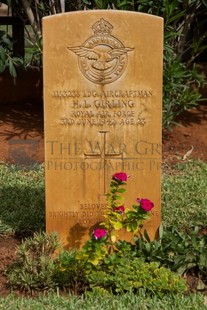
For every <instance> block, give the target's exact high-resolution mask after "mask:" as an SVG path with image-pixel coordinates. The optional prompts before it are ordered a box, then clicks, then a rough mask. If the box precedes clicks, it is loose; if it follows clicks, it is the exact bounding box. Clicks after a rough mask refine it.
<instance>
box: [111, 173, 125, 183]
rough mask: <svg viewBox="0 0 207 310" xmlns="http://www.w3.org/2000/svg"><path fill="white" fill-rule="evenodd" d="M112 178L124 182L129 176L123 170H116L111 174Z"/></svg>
mask: <svg viewBox="0 0 207 310" xmlns="http://www.w3.org/2000/svg"><path fill="white" fill-rule="evenodd" d="M112 178H113V179H114V180H116V181H121V182H126V181H127V179H128V178H129V175H127V174H126V173H125V172H117V173H114V174H113V175H112Z"/></svg>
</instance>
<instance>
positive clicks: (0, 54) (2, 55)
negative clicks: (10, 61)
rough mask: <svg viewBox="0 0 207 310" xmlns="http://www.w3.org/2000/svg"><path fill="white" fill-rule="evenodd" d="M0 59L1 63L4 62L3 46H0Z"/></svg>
mask: <svg viewBox="0 0 207 310" xmlns="http://www.w3.org/2000/svg"><path fill="white" fill-rule="evenodd" d="M0 60H1V61H2V63H5V61H6V54H5V50H4V48H3V46H0Z"/></svg>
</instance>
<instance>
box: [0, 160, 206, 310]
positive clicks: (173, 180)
mask: <svg viewBox="0 0 207 310" xmlns="http://www.w3.org/2000/svg"><path fill="white" fill-rule="evenodd" d="M206 174H207V163H204V162H200V161H188V162H185V163H182V164H178V165H177V166H175V167H174V169H173V170H171V172H170V173H167V172H164V173H163V183H162V200H163V201H162V214H163V223H164V227H165V229H167V228H168V227H170V226H175V227H192V226H196V225H199V226H203V227H204V226H205V227H206V226H207V225H206V220H205V219H206V216H207V194H206V192H207V190H206V189H207V178H206ZM0 198H1V204H0V233H1V234H8V233H18V234H31V233H32V232H34V231H39V230H44V218H45V214H44V167H43V166H40V167H36V168H34V169H33V170H30V171H26V170H19V169H17V167H14V166H6V165H0ZM0 309H9V310H10V309H11V310H13V309H15V310H16V309H17V310H18V309H25V310H27V309H38V310H42V309H50V310H52V309H71V310H72V309H90V310H92V309H97V310H99V309H104V310H107V309H110V310H112V309H116V310H118V309H141V310H145V309H156V310H158V309H159V310H162V309H165V310H168V309H172V310H173V309H178V310H179V309H192V310H196V309H198V310H202V309H207V300H206V299H205V297H204V296H203V295H201V294H189V295H166V296H165V297H163V298H162V299H160V298H158V297H156V296H154V297H150V296H149V295H146V294H145V293H144V291H141V292H139V293H138V294H137V295H134V294H130V293H128V294H124V295H120V296H119V295H117V296H111V295H109V294H100V293H97V292H92V293H87V294H85V295H84V296H73V295H65V296H64V297H61V296H59V295H58V294H55V293H52V294H49V295H48V296H39V297H38V298H20V297H19V298H17V297H14V295H12V294H11V295H9V296H8V297H7V298H0Z"/></svg>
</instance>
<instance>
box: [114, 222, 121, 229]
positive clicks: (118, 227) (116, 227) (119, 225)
mask: <svg viewBox="0 0 207 310" xmlns="http://www.w3.org/2000/svg"><path fill="white" fill-rule="evenodd" d="M113 226H114V229H115V230H119V229H122V228H123V225H122V223H120V222H116V223H114V224H113Z"/></svg>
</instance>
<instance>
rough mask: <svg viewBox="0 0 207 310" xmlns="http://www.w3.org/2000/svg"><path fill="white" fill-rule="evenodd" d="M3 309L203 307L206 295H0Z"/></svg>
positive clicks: (201, 309)
mask: <svg viewBox="0 0 207 310" xmlns="http://www.w3.org/2000/svg"><path fill="white" fill-rule="evenodd" d="M0 309H4V310H6V309H9V310H20V309H24V310H33V309H38V310H57V309H58V310H76V309H78V310H87V309H88V310H102V309H103V310H130V309H131V310H132V309H133V310H134V309H137V310H149V309H150V310H174V309H176V310H185V309H189V310H190V309H191V310H204V309H207V306H206V305H205V300H204V297H203V296H202V295H201V294H197V295H193V294H192V295H189V296H184V295H175V296H169V295H168V296H165V297H163V298H162V299H159V298H158V297H156V296H155V297H154V298H151V297H150V296H149V295H146V294H145V293H144V292H140V293H139V294H138V295H134V294H131V293H128V294H124V295H117V296H111V295H100V294H97V293H96V292H95V293H91V294H86V295H85V296H83V295H82V296H75V295H68V296H64V297H61V296H58V295H57V294H49V295H48V296H40V297H38V298H30V299H28V298H15V297H14V296H13V295H9V296H8V297H7V298H0Z"/></svg>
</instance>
